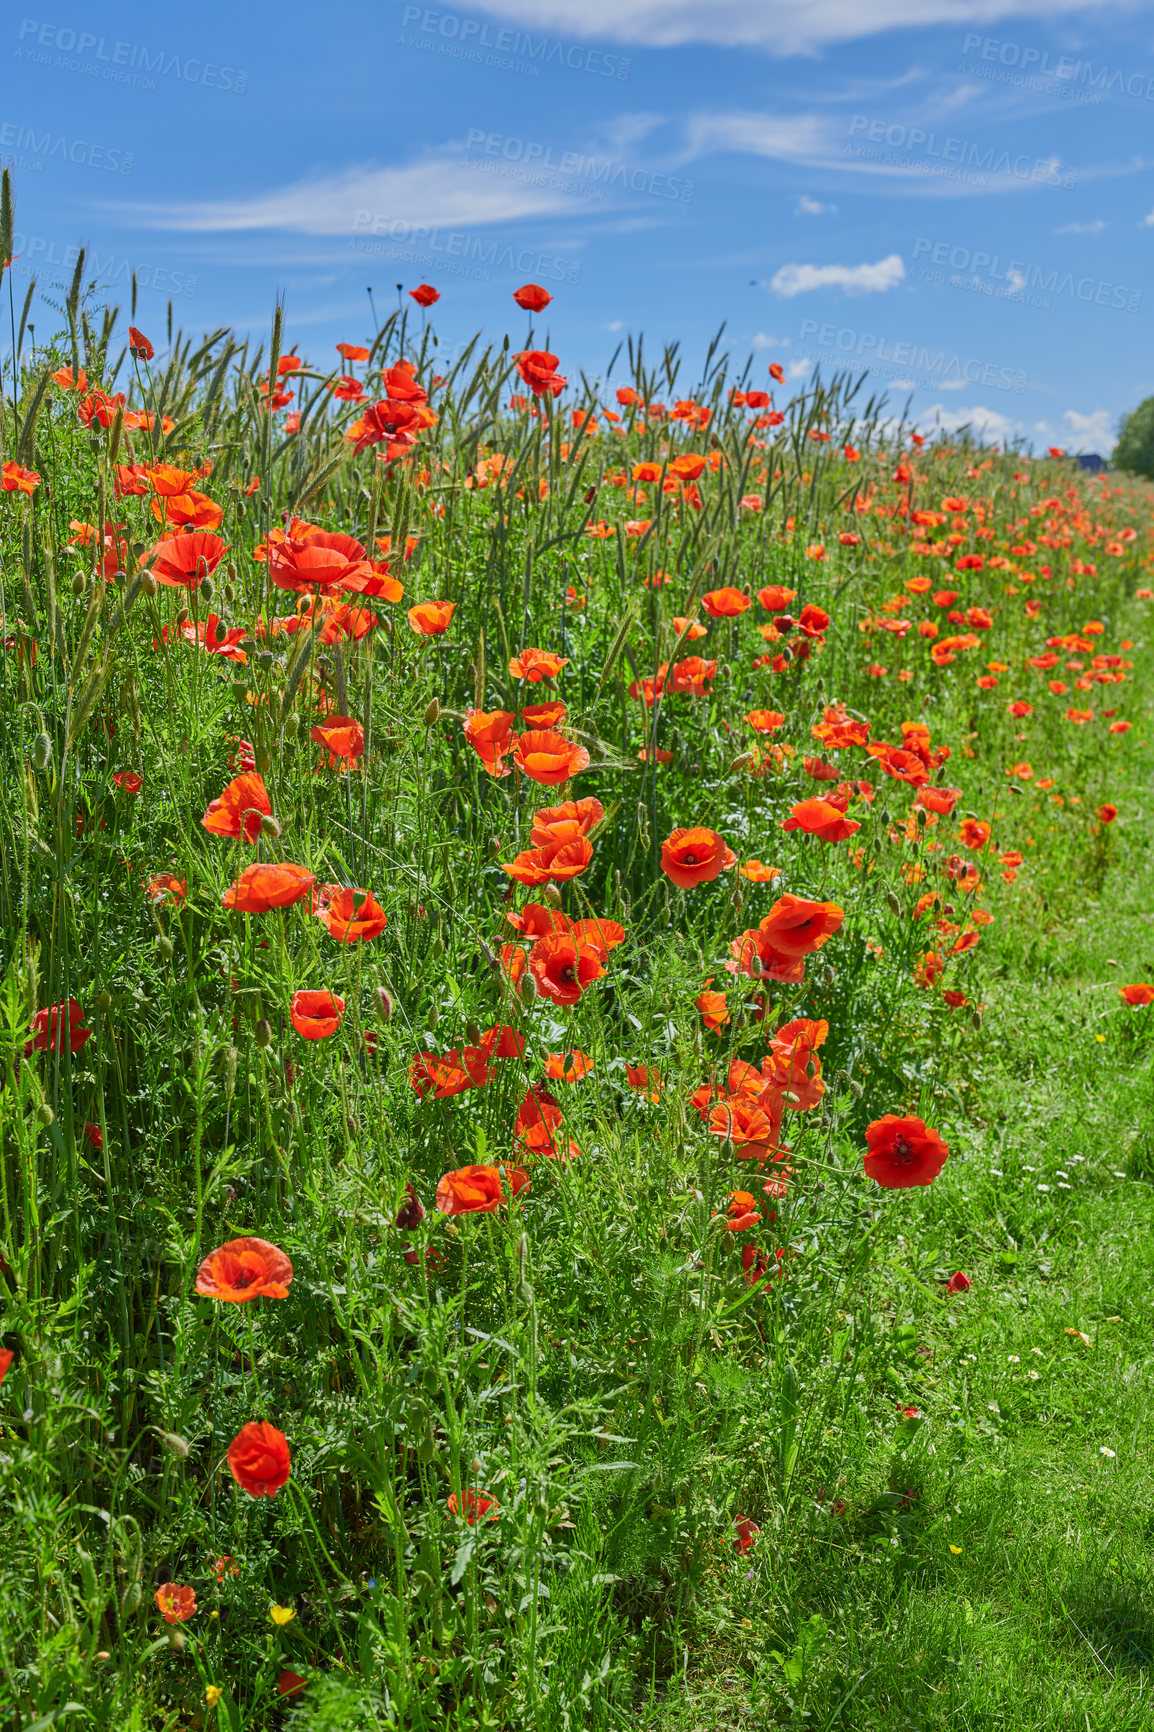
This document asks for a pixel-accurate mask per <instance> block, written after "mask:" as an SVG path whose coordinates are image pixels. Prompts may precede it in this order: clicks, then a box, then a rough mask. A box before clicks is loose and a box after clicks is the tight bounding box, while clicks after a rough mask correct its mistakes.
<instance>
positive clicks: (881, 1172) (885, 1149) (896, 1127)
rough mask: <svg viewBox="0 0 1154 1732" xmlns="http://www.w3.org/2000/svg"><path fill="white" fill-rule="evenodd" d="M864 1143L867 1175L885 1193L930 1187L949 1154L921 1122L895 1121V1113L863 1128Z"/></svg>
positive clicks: (910, 1119)
mask: <svg viewBox="0 0 1154 1732" xmlns="http://www.w3.org/2000/svg"><path fill="white" fill-rule="evenodd" d="M866 1142H867V1144H868V1145H869V1147H868V1152H867V1154H866V1155H865V1157H864V1165H865V1170H866V1173H867V1174H868V1176H869V1177H870V1178H871V1179H873V1180H875V1182H876V1183H877V1184H879V1185H882V1186H883V1187H884V1188H885V1189H886V1190H904V1189H906V1188H907V1187H908V1186H911V1185H930V1184H932V1183H933V1181H934V1180H935V1179H936V1178H937V1176H938V1174H939V1173H940V1172H941V1170H942V1168H943V1167H944V1166H945V1164H946V1160H947V1159H948V1157H949V1152H950V1151H949V1149H948V1148H947V1147H946V1145H945V1143H944V1142H943V1141H942V1139H941V1137H939V1135H938V1133H937V1131H935V1130H931V1129H930V1128H929V1127H928V1126H927V1125H926V1123H925V1121H924V1120H923V1119H917V1118H908V1119H903V1118H898V1117H897V1115H896V1114H894V1113H887V1114H886V1115H885V1117H884V1118H881V1119H875V1120H874V1121H873V1123H872V1124H870V1125H867V1126H866Z"/></svg>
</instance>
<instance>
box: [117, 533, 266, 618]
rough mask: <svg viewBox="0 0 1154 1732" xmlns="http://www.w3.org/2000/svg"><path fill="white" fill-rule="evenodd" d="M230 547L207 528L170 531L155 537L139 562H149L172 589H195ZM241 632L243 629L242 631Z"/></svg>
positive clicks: (214, 568)
mask: <svg viewBox="0 0 1154 1732" xmlns="http://www.w3.org/2000/svg"><path fill="white" fill-rule="evenodd" d="M228 550H229V543H228V542H227V541H222V540H221V538H220V536H219V535H214V534H212V532H211V531H209V530H194V531H192V532H191V533H190V534H188V535H170V536H168V537H167V538H166V539H165V540H164V541H156V542H154V543H153V545H152V546H151V547H150V548H149V549H148V552H147V553H145V554H142V555H141V560H140V563H141V565H142V566H150V567H151V569H152V575H153V577H154V578H155V579H156V581H157V583H163V584H167V585H168V586H169V588H171V589H189V590H191V589H195V588H196V586H197V584H198V583H200V581H201V579H202V578H205V577H211V575H212V573H213V572H214V571H215V570H216V568H217V566H218V565H219V564H220V562H221V560H222V559H223V558H224V556H225V554H226V553H227V552H228ZM242 636H243V633H242Z"/></svg>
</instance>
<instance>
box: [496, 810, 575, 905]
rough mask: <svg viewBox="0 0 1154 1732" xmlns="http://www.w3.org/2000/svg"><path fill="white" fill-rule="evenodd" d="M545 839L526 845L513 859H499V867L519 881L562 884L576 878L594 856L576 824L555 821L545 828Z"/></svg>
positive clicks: (534, 885) (532, 883)
mask: <svg viewBox="0 0 1154 1732" xmlns="http://www.w3.org/2000/svg"><path fill="white" fill-rule="evenodd" d="M546 834H547V838H548V839H547V840H546V841H545V842H542V843H541V845H540V846H539V847H537V848H527V849H525V850H524V851H523V852H522V853H520V854H518V855H517V857H516V859H514V860H509V861H502V863H501V870H502V871H503V872H507V873H508V874H509V876H510V878H515V879H516V881H517V883H518V884H524V885H526V886H527V887H529V888H534V889H535V888H536V887H537V886H538V885H540V884H565V883H567V882H568V881H569V879H570V878H579V877H580V876H581V874H582V872H584V871H585V870H586V868H587V867H588V866H590V865H591V864H592V860H593V844H592V843H591V842H590V841H589V839H588V837H587V836H583V835H582V834H581V832H580V830H579V828H578V826H577V825H576V824H563V825H558V826H557V827H556V829H554V830H550V831H548V832H546Z"/></svg>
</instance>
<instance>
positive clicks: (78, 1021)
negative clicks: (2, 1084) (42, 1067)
mask: <svg viewBox="0 0 1154 1732" xmlns="http://www.w3.org/2000/svg"><path fill="white" fill-rule="evenodd" d="M83 1024H84V1012H83V1010H81V1008H80V1005H79V1004H78V1002H77V1001H76V999H74V998H70V999H68V1000H67V1002H64V1001H61V1003H59V1004H53V1005H50V1006H48V1007H47V1008H46V1009H44V1010H38V1011H37V1012H36V1015H35V1016H34V1017H33V1018H32V1030H33V1033H32V1039H31V1040H30V1041H29V1042H28V1043H27V1045H26V1046H25V1048H24V1056H25V1058H27V1057H28V1056H29V1054H30V1053H33V1052H48V1051H52V1052H62V1051H63V1049H64V1039H65V1029H67V1038H68V1050H69V1052H79V1051H80V1049H81V1047H82V1046H83V1045H84V1043H85V1041H88V1040H91V1039H92V1032H93V1031H92V1030H91V1029H90V1028H85V1027H84V1026H83Z"/></svg>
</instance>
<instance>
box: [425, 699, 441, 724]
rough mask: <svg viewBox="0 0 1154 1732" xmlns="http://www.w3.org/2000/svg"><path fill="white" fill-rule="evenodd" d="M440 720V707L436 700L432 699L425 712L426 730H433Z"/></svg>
mask: <svg viewBox="0 0 1154 1732" xmlns="http://www.w3.org/2000/svg"><path fill="white" fill-rule="evenodd" d="M440 719H441V706H440V703H439V702H438V701H437V699H436V698H434V699H433V701H432V703H431V704H430V705H429V707H428V709H427V710H426V711H425V726H426V727H427V728H435V727H436V725H437V723H438V722H439V721H440Z"/></svg>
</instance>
